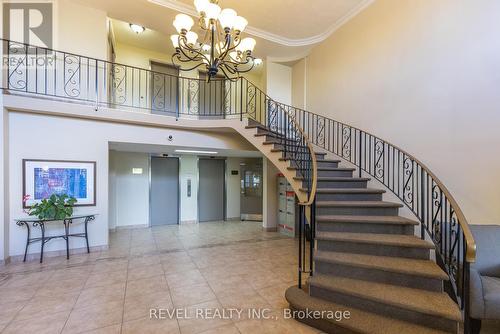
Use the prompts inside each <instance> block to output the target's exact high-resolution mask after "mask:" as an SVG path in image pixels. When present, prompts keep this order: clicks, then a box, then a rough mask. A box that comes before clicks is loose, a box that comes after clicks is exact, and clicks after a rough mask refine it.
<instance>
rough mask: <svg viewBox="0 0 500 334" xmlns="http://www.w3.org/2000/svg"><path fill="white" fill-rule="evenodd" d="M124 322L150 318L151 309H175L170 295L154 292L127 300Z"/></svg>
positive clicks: (166, 292)
mask: <svg viewBox="0 0 500 334" xmlns="http://www.w3.org/2000/svg"><path fill="white" fill-rule="evenodd" d="M124 307H125V310H124V313H123V321H129V320H134V319H139V318H144V317H149V315H150V311H151V309H171V308H172V307H173V304H172V300H171V298H170V293H169V292H168V291H165V292H154V293H152V294H147V295H138V296H135V297H133V298H128V299H126V300H125V306H124Z"/></svg>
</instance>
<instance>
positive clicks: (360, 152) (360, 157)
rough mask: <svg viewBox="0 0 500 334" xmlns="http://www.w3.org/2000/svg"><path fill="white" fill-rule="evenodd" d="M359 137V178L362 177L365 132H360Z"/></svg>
mask: <svg viewBox="0 0 500 334" xmlns="http://www.w3.org/2000/svg"><path fill="white" fill-rule="evenodd" d="M358 133H359V136H358V164H359V166H358V176H359V177H361V176H362V175H361V174H362V173H361V159H362V158H363V153H362V152H363V147H362V145H363V131H361V130H358Z"/></svg>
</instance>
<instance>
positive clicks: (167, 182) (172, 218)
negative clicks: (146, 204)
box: [150, 157, 179, 226]
mask: <svg viewBox="0 0 500 334" xmlns="http://www.w3.org/2000/svg"><path fill="white" fill-rule="evenodd" d="M150 205H151V226H158V225H172V224H177V223H178V222H179V159H177V158H163V157H151V204H150Z"/></svg>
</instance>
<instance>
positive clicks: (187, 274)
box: [165, 269, 206, 289]
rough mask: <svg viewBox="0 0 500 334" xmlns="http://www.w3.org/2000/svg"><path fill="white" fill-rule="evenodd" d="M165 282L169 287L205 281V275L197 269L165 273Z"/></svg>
mask: <svg viewBox="0 0 500 334" xmlns="http://www.w3.org/2000/svg"><path fill="white" fill-rule="evenodd" d="M165 276H166V278H167V284H168V286H169V288H170V289H172V288H178V287H182V286H186V285H194V284H202V283H206V280H205V277H203V275H202V274H201V272H200V271H199V270H198V269H194V270H188V271H181V272H173V273H168V272H167V273H166V275H165Z"/></svg>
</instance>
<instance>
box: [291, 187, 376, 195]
mask: <svg viewBox="0 0 500 334" xmlns="http://www.w3.org/2000/svg"><path fill="white" fill-rule="evenodd" d="M300 191H304V192H306V191H307V189H304V188H302V189H300ZM316 193H317V194H383V193H385V190H383V189H376V188H318V189H317V190H316Z"/></svg>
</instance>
